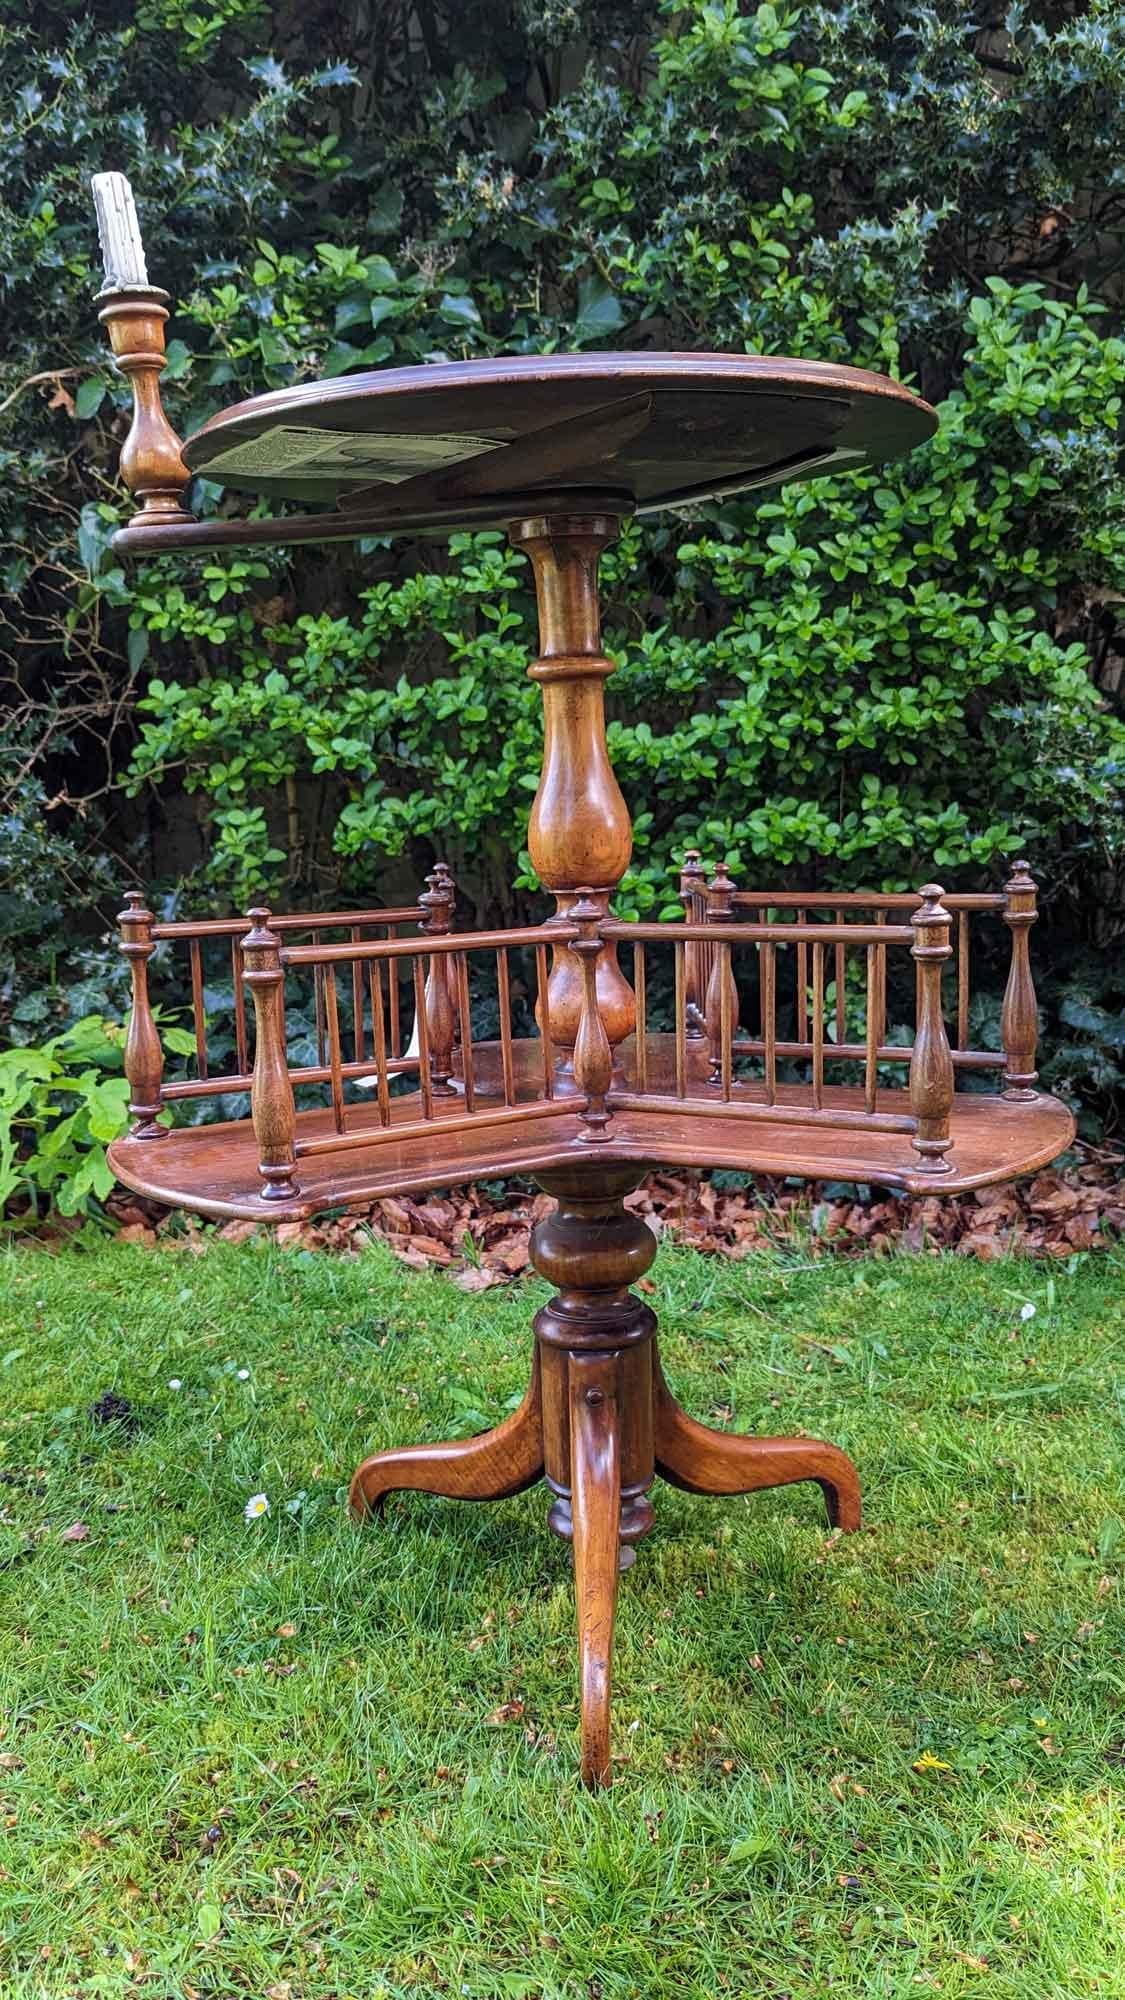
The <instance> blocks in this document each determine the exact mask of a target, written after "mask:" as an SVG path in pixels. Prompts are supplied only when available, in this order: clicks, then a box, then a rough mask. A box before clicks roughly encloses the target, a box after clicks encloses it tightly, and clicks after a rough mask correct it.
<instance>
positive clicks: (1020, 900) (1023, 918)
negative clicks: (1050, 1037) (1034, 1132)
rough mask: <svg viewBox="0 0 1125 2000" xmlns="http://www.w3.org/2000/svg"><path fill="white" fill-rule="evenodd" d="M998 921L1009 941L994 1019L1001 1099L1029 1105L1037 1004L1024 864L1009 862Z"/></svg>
mask: <svg viewBox="0 0 1125 2000" xmlns="http://www.w3.org/2000/svg"><path fill="white" fill-rule="evenodd" d="M1004 897H1005V902H1004V922H1005V923H1006V924H1007V926H1008V931H1009V933H1010V936H1011V940H1012V956H1011V964H1010V966H1009V969H1008V984H1007V987H1006V989H1005V993H1004V1006H1003V1009H1002V1011H1001V1015H1000V1038H1001V1040H1002V1042H1003V1044H1004V1096H1005V1097H1006V1098H1007V1100H1008V1102H1009V1103H1010V1104H1030V1103H1033V1102H1034V1100H1035V1097H1036V1090H1035V1085H1036V1083H1037V1082H1038V1076H1039V1073H1038V1071H1037V1069H1036V1067H1035V1053H1036V1049H1037V1047H1038V1043H1039V1004H1038V1001H1037V999H1036V994H1035V982H1034V980H1033V979H1032V976H1031V952H1030V938H1029V933H1030V930H1031V926H1032V924H1034V923H1035V922H1037V920H1038V916H1039V911H1038V907H1037V905H1038V899H1039V891H1038V888H1037V886H1036V882H1035V877H1034V876H1033V875H1032V872H1031V869H1030V868H1029V867H1028V864H1027V862H1026V861H1017V862H1015V863H1013V866H1012V872H1011V874H1010V875H1009V877H1008V880H1007V881H1006V882H1005V884H1004Z"/></svg>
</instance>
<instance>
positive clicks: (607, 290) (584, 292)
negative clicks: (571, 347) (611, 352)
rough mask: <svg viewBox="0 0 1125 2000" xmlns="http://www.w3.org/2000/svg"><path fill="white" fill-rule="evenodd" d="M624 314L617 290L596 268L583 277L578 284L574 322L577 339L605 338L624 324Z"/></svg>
mask: <svg viewBox="0 0 1125 2000" xmlns="http://www.w3.org/2000/svg"><path fill="white" fill-rule="evenodd" d="M624 324H625V315H624V313H623V312H622V310H621V306H620V303H619V301H618V298H617V294H616V292H615V291H614V290H613V289H612V287H611V286H610V285H607V284H606V281H605V279H604V278H603V277H602V276H601V274H600V273H599V272H595V273H594V274H593V275H592V276H591V277H588V278H582V279H581V280H580V282H579V286H578V317H577V319H576V320H575V322H574V337H575V339H576V340H605V339H606V338H607V337H608V335H609V334H611V333H616V332H617V330H618V328H619V327H622V326H624Z"/></svg>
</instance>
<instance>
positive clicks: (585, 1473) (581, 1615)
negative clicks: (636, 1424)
mask: <svg viewBox="0 0 1125 2000" xmlns="http://www.w3.org/2000/svg"><path fill="white" fill-rule="evenodd" d="M618 1359H619V1357H618V1355H617V1354H615V1353H611V1354H605V1353H602V1354H597V1353H593V1354H580V1353H572V1354H571V1355H570V1356H569V1357H568V1361H569V1368H568V1373H569V1378H570V1454H571V1496H572V1498H571V1504H572V1514H573V1535H574V1587H575V1598H576V1602H577V1609H578V1660H579V1685H580V1694H581V1703H582V1782H583V1784H584V1785H588V1786H590V1787H591V1788H597V1787H598V1786H601V1785H606V1784H608V1783H609V1777H610V1752H609V1707H610V1681H611V1674H612V1666H613V1623H614V1616H615V1613H616V1609H617V1574H618V1566H619V1539H618V1538H619V1534H620V1527H621V1450H620V1413H619V1409H618Z"/></svg>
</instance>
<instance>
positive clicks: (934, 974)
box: [910, 882, 954, 1174]
mask: <svg viewBox="0 0 1125 2000" xmlns="http://www.w3.org/2000/svg"><path fill="white" fill-rule="evenodd" d="M943 894H944V891H943V890H942V889H941V887H940V886H939V884H938V883H936V882H927V883H926V884H925V885H924V887H923V888H921V889H919V891H918V895H919V899H920V900H919V904H918V908H917V909H916V910H915V912H914V915H913V916H912V917H911V919H910V922H911V925H912V927H913V930H914V943H913V944H912V945H911V947H910V954H911V957H912V958H913V960H914V962H915V965H916V966H917V969H918V1018H917V1021H916V1023H915V1028H914V1047H913V1049H912V1050H911V1055H910V1109H911V1111H912V1113H913V1115H914V1117H915V1118H916V1119H917V1121H918V1129H917V1131H916V1133H915V1135H914V1139H913V1142H912V1143H913V1146H914V1150H915V1152H916V1153H917V1154H918V1156H919V1157H918V1162H917V1166H918V1170H919V1171H920V1172H925V1173H931V1174H947V1173H949V1172H950V1167H951V1163H950V1161H948V1160H947V1159H946V1157H945V1156H946V1154H947V1153H948V1151H949V1148H950V1146H951V1145H952V1143H953V1140H952V1137H951V1134H950V1129H949V1120H950V1115H951V1113H952V1110H953V1087H954V1074H953V1055H952V1052H951V1050H950V1047H949V1037H948V1035H947V1033H946V1029H945V1016H944V1013H943V1011H942V999H941V981H942V973H943V972H944V970H945V967H946V963H947V961H948V960H949V959H950V958H951V957H952V956H953V946H952V945H951V944H950V942H949V931H950V925H951V924H952V921H953V919H952V917H951V916H950V914H949V911H948V910H947V909H946V908H945V906H944V904H943V903H942V900H941V899H942V896H943Z"/></svg>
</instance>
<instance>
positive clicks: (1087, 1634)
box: [0, 1243, 1125, 2000]
mask: <svg viewBox="0 0 1125 2000" xmlns="http://www.w3.org/2000/svg"><path fill="white" fill-rule="evenodd" d="M0 1270H2V1271H3V1303H2V1308H0V1317H2V1320H3V1328H2V1331H0V1466H2V1468H3V1480H4V1483H3V1486H2V1487H0V1502H2V1521H0V1563H2V1565H3V1566H2V1568H0V1685H2V1692H3V1706H4V1724H5V1728H4V1735H3V1737H2V1739H0V1758H2V1760H3V1761H2V1763H0V1935H2V1941H0V1990H2V1991H3V1994H4V1996H5V2000H23V1996H31V1995H34V1996H36V2000H46V1997H47V1996H51V2000H54V1996H62V1995H70V1994H80V1995H82V1996H87V1995H89V1996H96V1995H108V1996H117V1995H128V1994H133V1993H136V1994H138V1995H151V1996H154V2000H165V1996H168V2000H172V1996H174V2000H180V1996H181V1995H182V1996H184V2000H193V1996H204V1995H206V1996H215V2000H220V1996H222V2000H227V1996H243V1995H247V1996H254V2000H263V1997H264V1996H266V1995H272V1996H273V2000H287V1996H288V2000H330V1996H331V2000H344V1996H347V1995H351V1996H356V2000H390V1996H395V2000H397V1996H400V1995H402V1996H419V1995H423V1996H430V1995H445V1994H448V1995H452V1996H471V2000H505V1997H506V1996H517V1997H518V1996H523V2000H531V1996H542V2000H572V1996H573V2000H599V1996H600V2000H655V1996H660V2000H664V1996H667V2000H715V1996H716V1995H723V1994H731V1995H738V1996H745V1995H754V1996H755V2000H757V1996H769V2000H781V1996H783V1995H784V1996H788V1997H789V2000H822V1996H827V1995H832V1996H833V2000H836V1996H844V1997H845V2000H850V1997H851V1996H859V1995H862V1996H864V2000H868V1996H870V2000H892V1997H893V2000H898V1996H903V2000H905V1996H910V2000H915V1996H917V1995H919V1994H926V1993H939V1994H941V1995H942V1996H944V2000H959V1996H962V1995H966V1996H967V1995H972V1996H974V1997H975V2000H1016V1996H1018V2000H1055V1996H1057V2000H1080V1996H1085V1995H1106V1996H1116V2000H1119V1997H1120V1996H1121V1995H1122V1993H1125V1952H1123V1950H1122V1945H1123V1936H1122V1933H1123V1929H1125V1923H1123V1917H1122V1906H1121V1900H1120V1872H1119V1871H1120V1867H1121V1860H1122V1853H1121V1827H1122V1819H1121V1799H1120V1789H1119V1787H1120V1780H1121V1777H1122V1767H1123V1764H1125V1742H1123V1740H1122V1739H1125V1716H1123V1711H1122V1695H1123V1693H1125V1666H1123V1662H1122V1644H1121V1642H1122V1626H1121V1618H1120V1612H1121V1588H1120V1586H1121V1566H1122V1561H1123V1559H1125V1525H1123V1523H1125V1498H1123V1493H1122V1473H1121V1466H1122V1456H1121V1422H1120V1420H1121V1415H1122V1407H1121V1398H1122V1387H1121V1385H1122V1379H1123V1378H1122V1372H1121V1358H1122V1346H1123V1343H1125V1314H1123V1312H1122V1278H1123V1276H1125V1260H1123V1259H1122V1257H1121V1256H1120V1255H1113V1256H1102V1257H1100V1258H1097V1259H1094V1258H1075V1259H1073V1260H1071V1263H1070V1265H1068V1266H1050V1267H1048V1266H1046V1265H1041V1264H1040V1265H1033V1264H1030V1263H1021V1262H1016V1261H1010V1262H1000V1263H996V1264H992V1265H987V1266H981V1265H978V1264H976V1263H973V1262H970V1261H968V1260H964V1259H958V1258H950V1257H946V1258H922V1257H917V1258H911V1257H901V1258H897V1259H890V1260H884V1261H879V1262H874V1261H864V1262H861V1263H847V1262H835V1261H832V1260H830V1259H824V1260H822V1261H816V1262H810V1261H805V1260H803V1259H802V1258H800V1257H799V1256H793V1257H790V1258H788V1259H783V1258H780V1257H779V1258H772V1257H771V1258H754V1259H751V1260H749V1261H747V1262H745V1263H742V1264H727V1263H720V1262H718V1261H706V1260H704V1259H702V1258H700V1257H698V1256H694V1255H692V1254H691V1253H689V1252H679V1253H676V1252H664V1253H662V1255H661V1257H660V1259H659V1260H658V1263H657V1266H656V1272H655V1274H654V1275H655V1276H656V1277H657V1279H658V1281H659V1283H658V1296H657V1297H654V1299H653V1301H652V1302H653V1304H654V1305H656V1306H657V1309H658V1311H659V1312H660V1314H661V1318H662V1323H663V1327H664V1354H665V1363H666V1366H667V1369H668V1372H669V1375H670V1377H671V1379H672V1381H673V1383H674V1385H675V1386H676V1388H677V1389H678V1391H679V1392H680V1394H681V1395H682V1397H683V1400H684V1401H685V1403H686V1404H687V1406H688V1407H689V1408H690V1409H691V1410H692V1411H693V1412H694V1413H695V1414H697V1415H699V1416H701V1417H703V1418H705V1419H709V1420H711V1421H716V1422H720V1423H733V1424H734V1425H736V1426H737V1427H738V1428H740V1429H747V1430H753V1429H759V1430H760V1429H770V1430H778V1431H784V1430H792V1429H796V1428H799V1427H804V1428H807V1429H809V1430H811V1431H815V1432H819V1433H821V1434H823V1435H825V1436H828V1437H832V1438H835V1439H837V1440H838V1441H839V1442H840V1443H842V1444H843V1445H845V1446H846V1447H847V1448H849V1449H850V1450H851V1451H852V1452H853V1453H854V1454H855V1456H856V1457H857V1459H858V1461H859V1464H860V1468H861V1471H862V1473H863V1476H864V1480H865V1484H866V1491H867V1507H868V1520H869V1527H868V1529H867V1530H866V1531H865V1532H864V1533H863V1534H861V1535H859V1536H856V1537H853V1538H851V1539H848V1540H844V1541H840V1540H836V1539H834V1538H831V1537H829V1536H828V1535H827V1534H826V1532H825V1527H824V1522H823V1515H822V1512H821V1509H820V1502H819V1495H818V1494H817V1492H816V1489H815V1488H809V1489H804V1488H797V1489H790V1490H788V1491H786V1492H784V1493H780V1494H776V1495H761V1496H758V1497H757V1498H754V1499H750V1500H721V1501H705V1500H695V1499H690V1498H688V1497H686V1496H684V1495H681V1494H678V1493H675V1492H673V1491H671V1490H670V1489H669V1488H665V1487H660V1488H658V1491H657V1527H656V1529H655V1531H654V1533H653V1534H652V1535H651V1536H650V1537H649V1538H648V1539H647V1541H646V1542H645V1543H644V1544H643V1545H642V1548H641V1551H640V1556H639V1560H638V1562H637V1565H636V1567H635V1568H634V1569H633V1570H632V1571H631V1572H630V1573H629V1575H628V1576H627V1577H625V1578H624V1579H623V1585H622V1592H621V1602H620V1612H619V1619H618V1649H617V1660H616V1675H615V1679H616V1687H617V1700H616V1709H615V1743H616V1746H617V1748H618V1750H619V1752H620V1753H621V1756H620V1761H619V1764H618V1767H617V1768H618V1776H617V1781H616V1784H615V1786H614V1789H613V1790H612V1792H611V1793H610V1794H608V1795H607V1796H604V1797H602V1798H599V1799H596V1800H594V1799H591V1798H588V1797H586V1796H585V1795H584V1794H583V1793H582V1792H581V1791H580V1789H579V1788H578V1786H577V1785H576V1781H575V1770H576V1751H577V1744H576V1719H577V1703H576V1683H575V1666H574V1648H573V1641H572V1617H573V1610H572V1597H571V1581H570V1575H569V1552H568V1551H567V1550H566V1549H565V1548H564V1547H563V1545H562V1544H560V1543H559V1542H557V1541H556V1540H555V1539H554V1538H553V1537H552V1536H551V1535H550V1534H549V1533H548V1532H547V1530H546V1526H545V1519H544V1515H545V1507H544V1494H543V1492H542V1490H540V1491H539V1492H537V1493H531V1494H528V1495H526V1496H524V1497H522V1498H521V1499H518V1500H514V1501H508V1502H506V1503H503V1504H500V1505H496V1506H487V1507H480V1508H473V1507H466V1506H458V1505H457V1504H456V1503H453V1502H443V1501H438V1500H431V1499H428V1498H423V1497H413V1498H411V1497H404V1498H401V1499H398V1500H394V1501H392V1502H391V1503H390V1505H389V1508H388V1512H387V1516H386V1520H385V1523H384V1525H382V1526H381V1527H372V1528H368V1529H366V1530H363V1531H359V1530H355V1529H353V1528H351V1527H350V1526H349V1524H348V1523H347V1521H346V1519H345V1518H344V1516H343V1514H342V1510H341V1504H340V1497H341V1496H340V1488H341V1486H342V1484H343V1482H344V1481H345V1479H346V1477H347V1475H348V1474H349V1472H350V1471H351V1468H352V1466H353V1464H354V1462H355V1461H356V1460H357V1459H358V1458H359V1457H360V1456H361V1455H363V1454H364V1453H365V1452H366V1451H368V1450H370V1449H372V1448H374V1447H375V1446H376V1445H378V1444H384V1443H392V1442H394V1441H396V1440H404V1439H412V1438H415V1437H418V1436H421V1437H440V1436H442V1435H443V1434H449V1433H453V1434H458V1433H467V1432H469V1431H471V1430H473V1429H477V1428H479V1427H480V1425H481V1423H482V1422H484V1421H488V1420H490V1419H492V1418H493V1417H495V1415H496V1414H498V1413H500V1412H502V1411H503V1410H505V1409H506V1408H507V1407H510V1405H511V1403H512V1400H513V1399H514V1398H515V1397H516V1396H517V1395H518V1393H519V1391H520V1389H521V1388H522V1385H523V1381H524V1378H525V1376H526V1373H527V1362H528V1346H529V1336H528V1332H527V1321H528V1315H529V1312H530V1310H531V1308H532V1305H533V1302H535V1301H537V1300H538V1299H539V1298H540V1297H541V1296H542V1288H541V1287H539V1286H538V1285H528V1286H526V1287H524V1288H522V1289H515V1290H512V1291H507V1292H502V1293H497V1292H493V1293H490V1294H488V1295H486V1296H484V1297H474V1298H466V1297H464V1296H463V1295H462V1294H460V1293H458V1292H457V1291H456V1290H455V1289H453V1288H452V1287H451V1286H450V1285H449V1284H448V1283H447V1282H446V1281H444V1280H442V1279H440V1278H437V1277H434V1278H428V1277H418V1276H416V1275H415V1274H412V1273H410V1272H407V1271H405V1270H403V1269H402V1268H401V1267H399V1266H396V1265H395V1264H394V1263H393V1262H392V1261H391V1260H390V1258H389V1257H388V1256H387V1255H386V1253H385V1252H384V1251H382V1250H381V1249H379V1248H373V1249H372V1250H371V1251H370V1252H368V1253H365V1254H364V1255H363V1256H362V1257H361V1258H359V1259H356V1260H355V1261H350V1262H349V1261H341V1260H334V1259H331V1258H328V1257H325V1256H317V1255H313V1254H310V1253H308V1252H299V1253H293V1252H288V1253H286V1252H281V1251H278V1250H277V1249H276V1248H274V1247H273V1246H272V1245H270V1244H268V1243H261V1244H250V1245H247V1246H244V1247H242V1248H238V1249H232V1248H227V1247H219V1248H217V1249H215V1250H214V1251H212V1252H210V1253H209V1254H207V1255H204V1256H199V1257H193V1256H190V1255H189V1254H187V1253H186V1252H176V1251H174V1250H173V1251H165V1252H162V1253H153V1252H146V1251H144V1250H138V1249H133V1248H130V1247H126V1246H120V1245H113V1244H108V1245H105V1246H103V1247H100V1248H94V1249H92V1250H91V1251H89V1252H88V1253H87V1252H83V1251H82V1250H75V1249H70V1250H67V1251H64V1252H63V1253H61V1254H59V1255H46V1254H43V1253H41V1252H36V1251H35V1250H33V1249H27V1248H24V1249H22V1250H17V1251H14V1252H12V1253H11V1254H9V1255H7V1256H6V1258H5V1259H4V1260H3V1262H2V1264H0ZM1025 1301H1030V1302H1031V1303H1033V1304H1034V1305H1035V1307H1036V1313H1035V1317H1034V1318H1033V1319H1031V1320H1029V1321H1027V1322H1026V1323H1025V1322H1023V1321H1021V1319H1020V1316H1019V1314H1020V1307H1021V1305H1023V1304H1024V1303H1025ZM243 1369H245V1370H247V1371H248V1374H247V1376H246V1379H240V1371H241V1370H243ZM173 1378H178V1379H179V1380H180V1381H181V1382H182V1387H180V1388H179V1389H171V1388H170V1387H169V1382H170V1380H171V1379H173ZM107 1388H113V1389H116V1390H118V1391H119V1392H121V1393H123V1394H125V1395H127V1396H128V1397H129V1398H130V1399H131V1401H132V1402H133V1403H134V1404H135V1405H136V1406H137V1407H138V1410H139V1414H140V1426H139V1429H138V1430H137V1431H136V1433H135V1434H134V1435H133V1436H132V1437H131V1438H130V1437H125V1436H123V1435H122V1434H121V1433H120V1432H119V1431H115V1430H113V1429H112V1428H111V1429H106V1428H104V1427H103V1428H99V1427H98V1426H96V1425H94V1424H93V1423H92V1421H91V1418H90V1414H89V1406H90V1404H91V1403H92V1402H93V1400H94V1399H95V1398H96V1397H97V1396H98V1395H99V1394H100V1393H101V1392H102V1391H104V1390H105V1389H107ZM259 1491H265V1492H266V1493H267V1494H268V1496H269V1499H270V1503H271V1512H270V1514H269V1516H268V1518H266V1519H264V1520H261V1521H258V1522H257V1523H255V1524H253V1525H247V1524H246V1523H245V1522H244V1520H243V1507H244V1504H245V1502H246V1500H247V1499H248V1498H249V1496H250V1495H251V1494H253V1493H256V1492H259ZM78 1521H81V1522H83V1523H85V1524H86V1525H87V1527H88V1529H89V1534H88V1536H87V1538H86V1539H85V1540H78V1541H73V1540H72V1541H69V1542H68V1541H66V1540H64V1539H63V1531H64V1530H66V1529H67V1528H68V1527H69V1526H70V1525H71V1524H73V1523H75V1522H78ZM290 1628H292V1629H290ZM514 1702H522V1703H523V1712H522V1716H521V1717H520V1719H519V1720H517V1721H512V1722H508V1723H507V1724H501V1725H495V1724H490V1723H489V1721H488V1718H489V1716H490V1715H491V1714H492V1713H493V1712H494V1711H495V1710H496V1709H498V1708H499V1707H500V1706H501V1705H502V1704H505V1703H514ZM927 1752H928V1753H929V1754H930V1756H931V1757H932V1758H934V1759H936V1760H938V1762H939V1764H940V1765H941V1766H942V1767H946V1766H947V1767H948V1768H940V1769H933V1768H931V1769H924V1770H922V1771H917V1770H916V1769H915V1768H914V1766H915V1764H916V1762H917V1761H918V1760H919V1759H920V1758H922V1757H923V1756H924V1754H925V1753H927Z"/></svg>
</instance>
